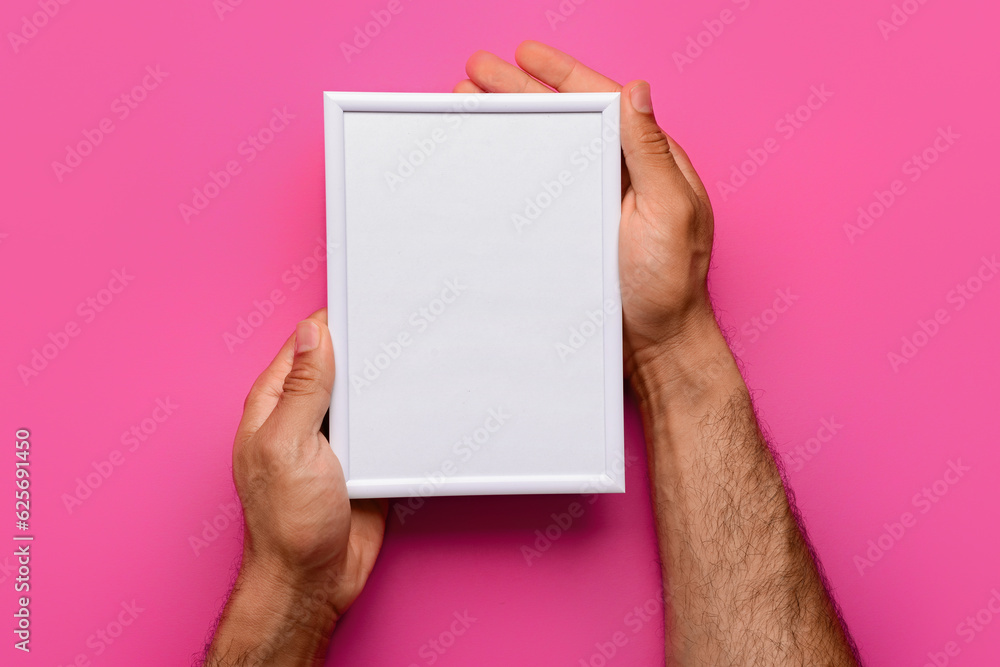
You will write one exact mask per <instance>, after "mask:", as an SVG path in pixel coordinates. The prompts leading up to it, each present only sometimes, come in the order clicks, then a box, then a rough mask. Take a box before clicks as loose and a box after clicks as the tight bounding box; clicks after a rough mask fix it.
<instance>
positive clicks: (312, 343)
mask: <svg viewBox="0 0 1000 667" xmlns="http://www.w3.org/2000/svg"><path fill="white" fill-rule="evenodd" d="M317 347H319V327H318V326H316V323H315V322H312V321H310V320H302V321H301V322H299V325H298V326H297V327H296V328H295V354H302V353H303V352H309V351H310V350H315V349H316V348H317Z"/></svg>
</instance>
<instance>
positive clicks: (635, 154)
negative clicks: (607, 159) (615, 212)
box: [621, 81, 690, 198]
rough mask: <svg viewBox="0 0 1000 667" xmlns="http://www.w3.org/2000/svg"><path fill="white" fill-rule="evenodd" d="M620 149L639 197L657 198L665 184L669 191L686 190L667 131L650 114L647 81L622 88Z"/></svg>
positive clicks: (685, 179)
mask: <svg viewBox="0 0 1000 667" xmlns="http://www.w3.org/2000/svg"><path fill="white" fill-rule="evenodd" d="M621 113H622V137H621V139H622V152H624V153H625V163H626V164H627V165H628V172H629V175H630V177H631V179H632V189H633V190H635V192H636V195H637V196H640V197H653V198H655V197H657V196H658V195H662V193H663V192H664V185H667V186H668V187H669V188H670V190H671V191H672V192H686V191H688V190H689V187H690V186H689V184H688V181H687V178H686V177H685V176H684V174H683V173H682V172H681V169H680V167H679V166H678V164H677V160H676V157H675V155H674V153H673V151H672V150H671V148H672V144H671V141H670V138H669V137H668V136H667V133H666V132H664V131H663V130H662V129H660V126H659V125H657V124H656V118H655V117H654V116H653V103H652V99H651V96H650V92H649V84H648V83H646V82H645V81H633V82H631V83H630V84H628V85H627V86H625V89H624V90H623V91H622V100H621Z"/></svg>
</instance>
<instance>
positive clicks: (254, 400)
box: [236, 308, 327, 440]
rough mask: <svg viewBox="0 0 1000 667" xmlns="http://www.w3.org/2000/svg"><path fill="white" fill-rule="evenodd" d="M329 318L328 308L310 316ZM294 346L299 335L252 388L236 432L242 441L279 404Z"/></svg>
mask: <svg viewBox="0 0 1000 667" xmlns="http://www.w3.org/2000/svg"><path fill="white" fill-rule="evenodd" d="M326 318H327V315H326V308H322V309H320V310H318V311H316V312H315V313H313V314H312V315H310V319H315V320H318V321H320V322H323V323H325V322H326ZM294 345H295V334H292V335H291V336H289V337H288V340H286V341H285V344H284V345H282V346H281V349H280V350H279V351H278V354H277V355H275V357H274V359H273V360H272V361H271V363H270V365H268V367H267V368H266V369H264V372H263V373H261V374H260V376H258V378H257V380H256V381H255V382H254V383H253V386H252V387H251V388H250V393H249V394H247V397H246V400H245V401H244V402H243V417H242V418H241V420H240V425H239V428H238V429H237V433H236V437H237V439H238V440H245V439H246V438H248V437H250V436H252V435H253V434H254V433H256V432H257V430H258V429H260V427H261V425H262V424H263V423H264V422H265V421H266V420H267V418H268V417H270V416H271V413H272V412H273V411H274V408H275V406H277V405H278V399H279V398H281V392H282V387H283V386H284V383H285V378H286V377H287V376H288V372H289V371H290V370H291V369H292V362H293V360H294Z"/></svg>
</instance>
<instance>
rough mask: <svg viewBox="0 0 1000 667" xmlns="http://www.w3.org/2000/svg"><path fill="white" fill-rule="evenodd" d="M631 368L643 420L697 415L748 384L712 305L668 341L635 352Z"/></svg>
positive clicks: (690, 319)
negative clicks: (679, 413)
mask: <svg viewBox="0 0 1000 667" xmlns="http://www.w3.org/2000/svg"><path fill="white" fill-rule="evenodd" d="M629 366H630V367H631V372H630V374H629V380H630V383H631V386H632V390H633V392H634V393H635V395H636V397H637V399H638V403H639V407H640V410H641V411H642V414H643V417H644V419H651V418H653V417H661V416H662V415H663V414H664V413H669V412H671V411H677V410H681V409H683V410H684V412H685V413H686V414H695V413H699V412H701V411H702V410H704V409H707V408H708V407H709V406H710V405H711V404H712V403H714V402H716V400H725V399H727V398H728V397H729V396H731V395H732V392H733V391H734V390H736V389H738V388H742V387H744V386H745V385H744V384H743V378H742V376H741V375H740V372H739V367H738V366H737V364H736V359H735V358H734V357H733V353H732V351H731V350H730V349H729V345H728V343H727V342H726V339H725V337H724V336H723V334H722V331H721V329H720V328H719V325H718V322H716V319H715V315H714V313H713V312H712V311H711V309H710V308H708V307H706V308H705V309H703V310H701V311H699V312H698V313H697V314H694V315H692V317H690V318H689V319H688V320H687V321H686V322H685V323H684V325H683V326H682V327H679V328H678V329H677V333H676V334H674V335H673V336H671V337H670V338H669V339H666V340H663V341H660V342H658V343H656V344H651V345H647V346H645V347H643V348H641V349H639V350H635V351H634V353H633V355H632V359H631V363H630V364H629Z"/></svg>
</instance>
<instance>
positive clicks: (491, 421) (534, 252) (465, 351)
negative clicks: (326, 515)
mask: <svg viewBox="0 0 1000 667" xmlns="http://www.w3.org/2000/svg"><path fill="white" fill-rule="evenodd" d="M619 103H620V102H619V94H618V93H572V94H568V93H545V94H524V95H513V94H469V95H462V94H443V93H441V94H439V93H431V94H425V93H345V92H327V93H324V120H325V135H326V196H327V246H328V267H327V269H328V277H327V285H328V297H329V321H330V332H331V334H332V337H333V345H334V350H335V354H336V357H337V376H336V380H335V382H334V387H333V397H332V401H331V407H330V444H331V446H332V447H333V451H334V453H335V454H336V455H337V457H338V459H339V460H340V463H341V465H342V467H343V469H344V475H345V477H346V479H347V489H348V493H349V495H350V497H352V498H375V497H406V496H445V495H486V494H514V493H607V492H624V491H625V465H624V460H625V459H624V425H623V407H622V336H621V296H620V289H619V284H618V228H619V219H620V216H621V148H620V143H619Z"/></svg>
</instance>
